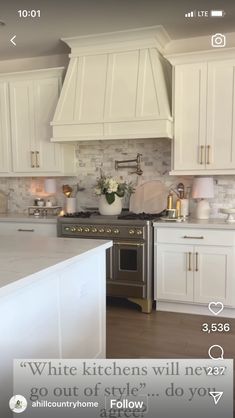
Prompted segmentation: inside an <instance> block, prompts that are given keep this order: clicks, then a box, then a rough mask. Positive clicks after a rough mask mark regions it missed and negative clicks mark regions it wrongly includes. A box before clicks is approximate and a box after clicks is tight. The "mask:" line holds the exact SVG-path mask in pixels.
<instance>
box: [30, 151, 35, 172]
mask: <svg viewBox="0 0 235 418" xmlns="http://www.w3.org/2000/svg"><path fill="white" fill-rule="evenodd" d="M30 156H31V168H35V163H34V151H31V152H30Z"/></svg>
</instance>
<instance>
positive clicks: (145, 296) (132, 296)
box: [57, 212, 161, 313]
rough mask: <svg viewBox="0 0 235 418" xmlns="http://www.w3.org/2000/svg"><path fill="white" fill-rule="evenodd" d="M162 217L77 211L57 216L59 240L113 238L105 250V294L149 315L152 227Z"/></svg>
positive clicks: (151, 287)
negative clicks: (129, 303) (126, 299)
mask: <svg viewBox="0 0 235 418" xmlns="http://www.w3.org/2000/svg"><path fill="white" fill-rule="evenodd" d="M159 215H161V214H157V215H148V214H138V215H135V214H130V213H127V214H123V215H120V216H118V217H117V216H101V215H99V214H98V213H97V212H78V213H75V214H69V215H65V216H63V217H58V223H57V233H58V236H59V237H70V238H71V237H73V238H91V239H92V238H93V239H94V238H96V239H112V240H113V247H112V248H111V249H109V250H108V251H107V262H106V271H107V295H108V296H117V297H124V298H128V299H129V300H131V301H133V302H135V303H137V304H138V305H140V306H141V308H142V312H145V313H150V312H151V310H152V303H153V227H152V220H153V219H156V217H158V216H159Z"/></svg>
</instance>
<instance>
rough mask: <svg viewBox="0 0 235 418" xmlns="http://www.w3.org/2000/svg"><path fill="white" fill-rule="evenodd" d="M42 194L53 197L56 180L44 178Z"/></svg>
mask: <svg viewBox="0 0 235 418" xmlns="http://www.w3.org/2000/svg"><path fill="white" fill-rule="evenodd" d="M44 192H45V193H46V194H47V195H55V194H56V180H55V179H51V178H46V179H45V180H44ZM49 202H50V201H49ZM49 202H47V204H46V206H49ZM50 205H52V203H50Z"/></svg>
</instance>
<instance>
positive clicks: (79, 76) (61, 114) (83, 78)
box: [51, 26, 172, 142]
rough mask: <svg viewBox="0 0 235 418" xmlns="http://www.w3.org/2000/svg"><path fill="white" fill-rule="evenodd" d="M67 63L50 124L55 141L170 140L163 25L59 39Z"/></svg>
mask: <svg viewBox="0 0 235 418" xmlns="http://www.w3.org/2000/svg"><path fill="white" fill-rule="evenodd" d="M63 41H64V42H66V43H67V44H68V45H69V46H70V48H71V54H70V62H69V66H68V70H67V73H66V76H65V80H64V84H63V87H62V91H61V95H60V98H59V101H58V105H57V108H56V112H55V115H54V119H53V121H52V123H51V124H52V127H53V137H52V141H55V142H68V141H79V140H100V139H125V138H172V117H171V108H170V103H171V66H170V64H169V63H168V61H166V60H165V59H164V58H163V56H162V55H161V52H162V51H163V48H164V46H165V44H166V43H168V42H169V38H168V35H167V33H166V31H165V30H164V28H163V27H161V26H154V27H150V28H141V29H135V30H128V31H122V32H112V33H105V34H99V35H91V36H82V37H76V38H69V39H68V38H67V39H63Z"/></svg>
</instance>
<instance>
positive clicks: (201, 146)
mask: <svg viewBox="0 0 235 418" xmlns="http://www.w3.org/2000/svg"><path fill="white" fill-rule="evenodd" d="M203 155H204V145H200V164H203V163H204V162H203Z"/></svg>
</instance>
